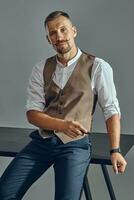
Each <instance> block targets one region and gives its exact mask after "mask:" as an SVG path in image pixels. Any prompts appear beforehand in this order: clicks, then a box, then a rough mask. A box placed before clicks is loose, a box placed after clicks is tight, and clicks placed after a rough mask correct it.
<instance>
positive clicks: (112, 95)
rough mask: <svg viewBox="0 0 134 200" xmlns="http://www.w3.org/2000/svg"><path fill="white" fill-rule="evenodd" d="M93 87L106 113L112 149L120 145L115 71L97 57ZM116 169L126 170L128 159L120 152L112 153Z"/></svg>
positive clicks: (112, 160)
mask: <svg viewBox="0 0 134 200" xmlns="http://www.w3.org/2000/svg"><path fill="white" fill-rule="evenodd" d="M92 80H93V86H94V87H93V88H94V91H95V93H96V94H97V96H98V103H99V105H100V107H101V108H102V111H103V113H104V117H105V121H106V127H107V132H108V136H109V141H110V150H111V149H114V152H115V148H118V147H119V146H120V108H119V103H118V99H117V96H116V89H115V85H114V80H113V71H112V68H111V67H110V65H109V64H108V63H107V62H105V61H104V60H102V59H99V58H97V59H96V62H95V64H94V68H93V75H92ZM111 162H112V165H113V169H114V171H115V172H116V173H117V172H124V170H125V167H126V161H125V159H124V158H123V156H122V155H121V154H120V153H112V154H111Z"/></svg>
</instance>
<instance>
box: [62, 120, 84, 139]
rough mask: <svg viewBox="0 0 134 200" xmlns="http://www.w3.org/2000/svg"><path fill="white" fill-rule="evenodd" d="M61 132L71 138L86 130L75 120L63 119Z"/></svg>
mask: <svg viewBox="0 0 134 200" xmlns="http://www.w3.org/2000/svg"><path fill="white" fill-rule="evenodd" d="M63 132H64V133H65V134H66V135H68V136H69V137H71V138H75V137H77V136H80V135H83V134H84V133H87V130H86V129H85V128H84V127H83V126H82V125H81V124H80V123H79V122H77V121H64V124H63Z"/></svg>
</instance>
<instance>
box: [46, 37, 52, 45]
mask: <svg viewBox="0 0 134 200" xmlns="http://www.w3.org/2000/svg"><path fill="white" fill-rule="evenodd" d="M46 39H47V41H48V42H49V44H51V41H50V39H49V37H48V35H46Z"/></svg>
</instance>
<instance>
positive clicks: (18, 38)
mask: <svg viewBox="0 0 134 200" xmlns="http://www.w3.org/2000/svg"><path fill="white" fill-rule="evenodd" d="M54 10H64V11H66V12H68V13H69V14H70V15H71V16H72V20H73V22H74V24H75V25H76V26H77V28H78V37H77V43H78V46H79V47H80V48H82V49H83V50H85V51H87V52H91V53H93V54H95V55H97V56H98V57H102V58H103V59H105V60H107V61H108V62H109V63H110V64H111V66H112V68H113V71H114V80H115V84H116V88H117V93H118V99H119V102H120V107H121V112H122V132H123V133H130V134H133V130H134V123H133V111H134V110H133V102H134V92H133V74H134V68H133V57H134V51H133V47H134V40H133V35H134V26H133V19H134V12H133V10H134V1H133V0H128V1H125V0H116V1H115V0H113V1H110V0H109V1H108V0H94V1H91V0H83V1H81V0H77V1H76V0H68V1H66V0H57V1H49V0H38V1H35V0H27V1H26V0H0V126H11V127H31V126H30V125H29V124H28V123H27V122H26V118H25V110H24V106H25V102H26V86H27V83H28V77H29V75H30V72H31V70H32V67H33V65H34V64H35V63H37V62H38V61H39V60H40V59H41V58H43V57H48V56H50V55H52V54H53V53H54V51H53V50H52V49H51V47H50V46H49V44H48V43H47V41H46V40H45V33H44V29H43V21H44V18H45V16H47V15H48V14H49V13H50V12H51V11H54ZM94 118H95V121H94V128H93V130H94V131H99V132H101V131H105V130H106V129H105V124H104V120H103V116H102V113H101V112H100V109H99V108H97V111H96V113H95V116H94ZM133 153H134V150H133V149H132V150H131V152H130V153H129V154H128V155H127V160H128V162H129V164H128V167H127V171H126V173H125V174H124V175H121V176H115V175H114V174H113V172H112V170H111V167H110V168H109V171H110V174H111V178H112V181H113V183H114V187H115V192H116V195H117V199H118V200H121V199H122V200H132V199H133V198H132V194H133V187H132V186H133V184H134V182H133V180H134V175H133V167H134V158H133ZM9 162H10V159H7V158H1V159H0V165H1V163H2V166H1V173H2V172H3V170H4V168H5V166H6V165H7V164H8V163H9ZM89 177H90V179H91V187H92V193H93V196H94V199H96V200H98V199H100V197H101V199H103V200H108V199H109V197H108V193H107V190H106V188H105V183H104V182H103V178H102V175H101V171H100V169H99V166H91V169H90V172H89ZM51 188H52V189H51ZM51 190H52V194H51ZM53 190H54V185H53V171H52V169H50V170H49V171H48V172H47V174H46V175H44V176H43V177H42V178H41V180H39V181H38V182H37V183H35V184H34V185H33V186H32V188H31V189H30V190H29V191H28V193H27V194H26V196H25V198H24V199H25V200H26V199H28V200H31V199H32V200H34V199H35V200H36V199H37V198H38V200H39V199H40V200H41V199H47V200H50V199H52V196H53ZM38 191H40V194H39V193H38V197H37V192H38ZM44 195H45V196H46V197H45V198H44ZM83 199H84V197H83Z"/></svg>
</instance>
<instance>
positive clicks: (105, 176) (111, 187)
mask: <svg viewBox="0 0 134 200" xmlns="http://www.w3.org/2000/svg"><path fill="white" fill-rule="evenodd" d="M101 168H102V172H103V175H104V179H105V182H106V185H107V188H108V191H109V195H110V197H111V200H116V197H115V194H114V190H113V186H112V183H111V180H110V176H109V174H108V170H107V167H106V165H103V164H101Z"/></svg>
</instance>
